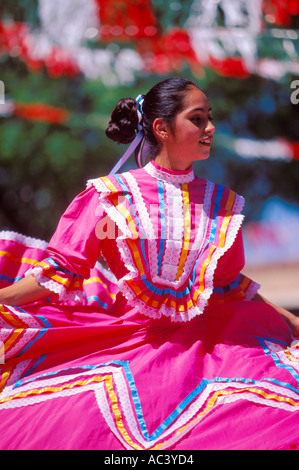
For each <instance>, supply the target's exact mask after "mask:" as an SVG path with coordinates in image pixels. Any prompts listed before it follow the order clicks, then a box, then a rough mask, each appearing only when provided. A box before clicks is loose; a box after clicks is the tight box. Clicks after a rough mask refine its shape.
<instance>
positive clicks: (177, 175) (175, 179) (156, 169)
mask: <svg viewBox="0 0 299 470" xmlns="http://www.w3.org/2000/svg"><path fill="white" fill-rule="evenodd" d="M144 170H145V171H146V172H147V173H148V174H149V175H151V176H153V177H154V178H157V179H158V180H162V181H167V182H169V183H190V182H191V181H193V180H194V178H195V175H194V173H193V168H192V167H191V168H189V169H188V170H182V171H176V170H168V168H163V167H162V166H159V165H157V164H156V163H155V162H154V161H153V160H151V161H150V162H149V163H148V164H147V165H146V166H145V167H144Z"/></svg>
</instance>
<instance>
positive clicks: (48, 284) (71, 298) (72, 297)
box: [25, 266, 84, 303]
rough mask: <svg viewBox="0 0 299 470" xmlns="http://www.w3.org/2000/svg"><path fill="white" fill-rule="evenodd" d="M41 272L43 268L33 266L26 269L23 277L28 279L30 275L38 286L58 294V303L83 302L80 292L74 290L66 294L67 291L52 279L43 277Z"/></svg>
mask: <svg viewBox="0 0 299 470" xmlns="http://www.w3.org/2000/svg"><path fill="white" fill-rule="evenodd" d="M43 271H44V268H42V267H41V266H35V267H34V268H30V269H28V271H26V273H25V277H28V276H30V275H31V274H32V275H33V276H34V278H35V279H36V281H37V282H38V283H39V285H41V286H43V287H45V288H46V289H48V290H50V291H52V292H54V293H55V294H58V296H59V301H61V302H76V303H81V302H83V300H84V296H83V292H82V291H80V290H76V291H75V290H74V291H70V292H68V290H67V289H66V288H65V287H64V286H62V285H61V284H59V283H58V282H56V281H54V280H53V279H49V278H47V277H46V276H43Z"/></svg>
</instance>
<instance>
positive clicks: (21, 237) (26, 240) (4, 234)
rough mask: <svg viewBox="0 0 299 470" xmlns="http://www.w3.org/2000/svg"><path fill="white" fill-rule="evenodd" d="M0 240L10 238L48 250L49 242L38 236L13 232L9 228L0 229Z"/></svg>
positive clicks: (29, 245) (25, 244)
mask: <svg viewBox="0 0 299 470" xmlns="http://www.w3.org/2000/svg"><path fill="white" fill-rule="evenodd" d="M0 240H10V241H14V242H17V243H20V244H21V245H24V246H26V247H28V248H39V249H41V250H46V249H47V246H48V243H47V242H46V241H44V240H40V239H38V238H32V237H27V236H26V235H22V234H21V233H18V232H12V231H8V230H3V231H0Z"/></svg>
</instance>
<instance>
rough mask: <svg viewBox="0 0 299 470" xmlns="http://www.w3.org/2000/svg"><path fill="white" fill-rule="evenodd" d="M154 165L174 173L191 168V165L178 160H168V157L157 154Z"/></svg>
mask: <svg viewBox="0 0 299 470" xmlns="http://www.w3.org/2000/svg"><path fill="white" fill-rule="evenodd" d="M155 163H156V164H157V165H159V166H161V167H162V168H166V169H168V170H174V171H186V170H189V168H191V166H192V163H187V162H186V161H182V160H179V159H173V158H170V157H169V156H168V155H166V154H163V153H159V154H158V155H157V156H156V158H155Z"/></svg>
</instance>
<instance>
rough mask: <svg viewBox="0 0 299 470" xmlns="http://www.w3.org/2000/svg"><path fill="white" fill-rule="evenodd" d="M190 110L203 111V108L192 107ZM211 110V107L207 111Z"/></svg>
mask: <svg viewBox="0 0 299 470" xmlns="http://www.w3.org/2000/svg"><path fill="white" fill-rule="evenodd" d="M192 111H205V108H194V109H192ZM210 111H212V108H209V109H208V112H210Z"/></svg>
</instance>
